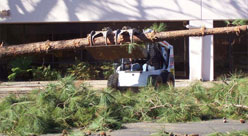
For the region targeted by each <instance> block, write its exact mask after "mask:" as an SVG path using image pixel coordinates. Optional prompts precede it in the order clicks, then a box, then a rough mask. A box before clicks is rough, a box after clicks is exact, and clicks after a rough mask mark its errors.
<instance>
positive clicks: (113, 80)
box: [107, 73, 118, 89]
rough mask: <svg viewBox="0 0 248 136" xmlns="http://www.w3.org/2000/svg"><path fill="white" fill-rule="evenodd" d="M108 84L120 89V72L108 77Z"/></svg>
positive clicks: (110, 86)
mask: <svg viewBox="0 0 248 136" xmlns="http://www.w3.org/2000/svg"><path fill="white" fill-rule="evenodd" d="M107 86H108V87H109V88H113V89H118V74H117V73H115V74H112V75H110V76H109V78H108V83H107Z"/></svg>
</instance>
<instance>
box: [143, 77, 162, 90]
mask: <svg viewBox="0 0 248 136" xmlns="http://www.w3.org/2000/svg"><path fill="white" fill-rule="evenodd" d="M147 85H152V86H153V87H154V88H155V89H158V88H159V87H160V86H161V85H163V78H162V77H161V76H157V75H150V76H149V77H148V80H147Z"/></svg>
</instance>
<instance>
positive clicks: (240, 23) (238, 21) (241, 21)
mask: <svg viewBox="0 0 248 136" xmlns="http://www.w3.org/2000/svg"><path fill="white" fill-rule="evenodd" d="M224 22H225V23H226V24H227V25H235V26H237V25H247V24H248V20H244V19H237V20H233V21H228V20H226V21H224Z"/></svg>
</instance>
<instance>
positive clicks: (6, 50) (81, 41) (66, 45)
mask: <svg viewBox="0 0 248 136" xmlns="http://www.w3.org/2000/svg"><path fill="white" fill-rule="evenodd" d="M247 29H248V25H243V26H235V27H220V28H209V29H205V28H200V29H191V30H179V31H167V32H160V33H147V34H143V33H142V34H138V35H134V36H133V41H134V42H135V43H142V42H158V41H163V40H166V39H171V38H178V37H189V36H205V35H215V34H230V33H240V32H244V31H247ZM88 39H89V37H87V38H77V39H72V40H62V41H45V42H36V43H28V44H20V45H12V46H0V58H2V57H8V56H17V55H24V54H41V53H48V52H53V51H59V50H74V49H79V48H84V47H85V46H90V42H89V40H88ZM126 42H130V39H129V38H128V35H123V36H122V37H120V38H119V39H118V43H119V44H123V43H126ZM107 43H108V45H111V44H114V34H110V35H109V36H108V40H107ZM104 44H105V39H104V38H103V37H97V38H95V39H94V46H97V45H104Z"/></svg>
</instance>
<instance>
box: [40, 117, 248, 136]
mask: <svg viewBox="0 0 248 136" xmlns="http://www.w3.org/2000/svg"><path fill="white" fill-rule="evenodd" d="M245 130H247V131H248V123H244V124H241V123H240V122H239V121H238V120H228V122H227V123H223V120H222V119H217V120H209V121H201V122H188V123H149V122H139V123H127V124H124V125H123V129H119V130H115V131H112V132H107V133H106V134H107V135H108V136H150V135H152V134H154V133H156V132H159V131H165V132H168V133H173V134H175V135H177V136H185V135H186V134H188V135H193V134H195V135H196V134H198V135H199V136H207V135H209V134H212V133H215V132H222V133H228V132H232V131H245ZM75 131H80V130H79V129H76V130H75ZM42 136H61V133H60V134H44V135H42ZM91 136H97V134H92V135H91Z"/></svg>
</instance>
